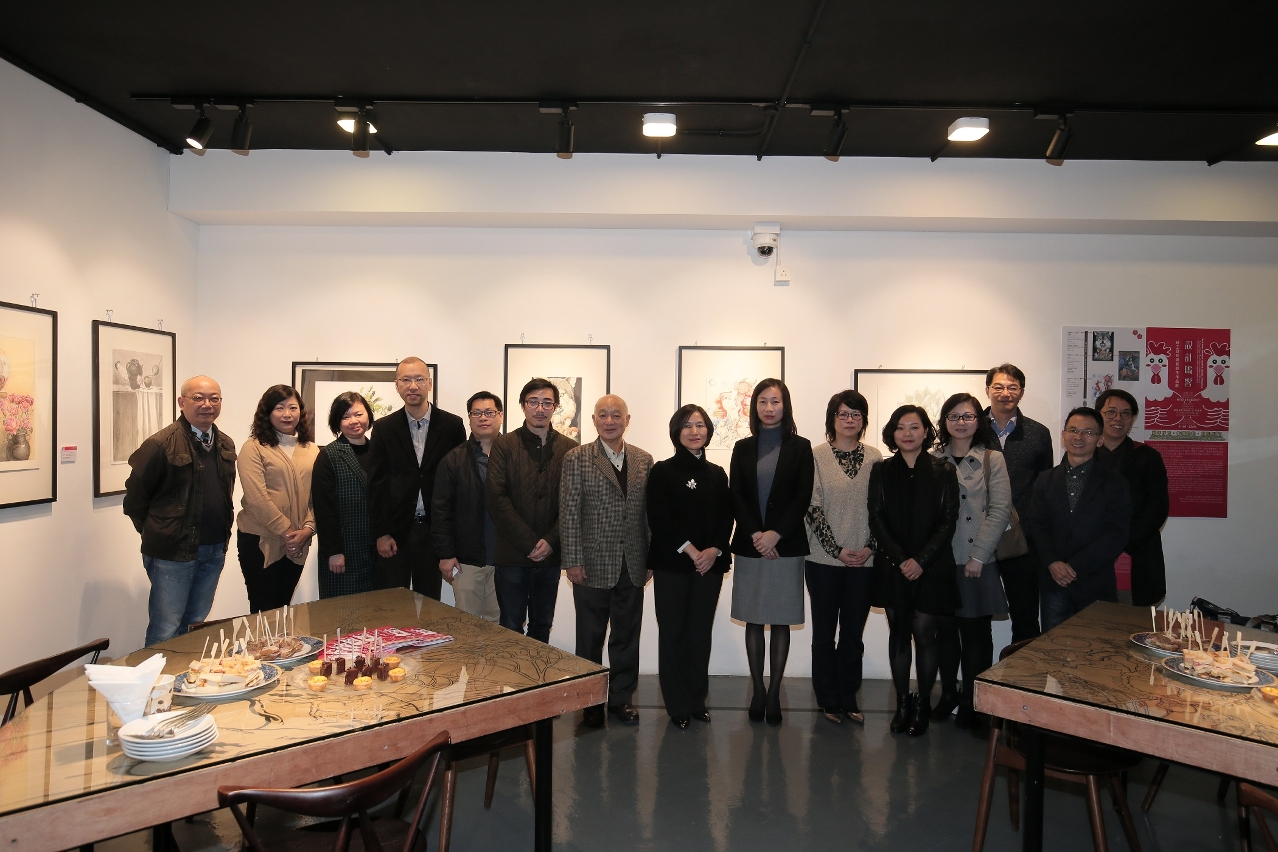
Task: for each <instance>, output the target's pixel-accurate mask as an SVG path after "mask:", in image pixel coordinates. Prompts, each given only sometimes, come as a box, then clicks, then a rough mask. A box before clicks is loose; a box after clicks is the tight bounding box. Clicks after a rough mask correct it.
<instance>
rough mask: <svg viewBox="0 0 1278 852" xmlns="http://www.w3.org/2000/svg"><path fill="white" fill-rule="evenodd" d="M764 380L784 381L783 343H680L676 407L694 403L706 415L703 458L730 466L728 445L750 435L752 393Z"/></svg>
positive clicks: (729, 448) (730, 449) (729, 446)
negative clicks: (708, 428) (710, 429)
mask: <svg viewBox="0 0 1278 852" xmlns="http://www.w3.org/2000/svg"><path fill="white" fill-rule="evenodd" d="M763 379H780V380H781V381H783V382H784V381H785V347H784V346H680V347H679V407H681V408H682V407H683V406H685V405H687V404H689V403H693V402H695V403H696V404H697V405H699V406H701V407H702V408H704V409H705V410H706V413H707V414H709V415H710V421H711V423H712V425H713V426H714V436H713V437H712V438H711V439H710V445H709V446H708V447H707V448H706V453H707V458H709V459H710V460H711V461H713V462H715V464H718V465H721V466H722V467H724V468H727V467H728V463H729V462H730V461H731V458H732V448H733V447H734V446H736V443H737V441H739V440H741V439H742V438H748V437H749V436H750V397H751V396H753V395H754V386H755V385H757V384H758V383H759V382H760V381H762V380H763Z"/></svg>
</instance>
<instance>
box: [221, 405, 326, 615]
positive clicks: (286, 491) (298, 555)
mask: <svg viewBox="0 0 1278 852" xmlns="http://www.w3.org/2000/svg"><path fill="white" fill-rule="evenodd" d="M250 431H251V433H252V434H251V435H250V436H249V440H248V441H246V442H245V443H244V446H243V447H242V448H241V450H240V457H239V460H238V461H237V462H236V465H237V467H238V468H239V474H240V485H241V486H242V487H243V489H244V496H243V498H242V500H241V502H240V505H241V506H243V509H241V511H240V514H239V517H238V518H237V519H236V525H237V527H238V530H239V532H238V533H237V538H236V545H237V547H238V549H239V553H240V571H241V572H242V573H243V574H244V586H245V588H247V590H248V599H249V611H250V612H261V611H262V610H268V609H275V608H277V607H281V606H287V605H288V603H289V601H291V600H292V598H293V590H294V589H295V588H296V587H297V581H298V578H300V577H301V576H302V566H303V565H305V564H306V554H307V551H308V550H309V549H310V543H311V537H312V536H314V535H315V519H314V515H313V514H312V512H311V467H312V466H313V465H314V464H315V457H316V456H317V455H318V454H319V448H318V447H317V446H316V445H315V442H314V441H313V440H312V439H311V424H310V421H309V419H308V418H307V416H306V407H305V406H304V405H303V404H302V401H301V396H300V395H299V394H298V393H297V391H296V390H294V389H293V388H291V387H289V386H288V385H275V386H273V387H271V388H268V389H267V391H266V393H264V394H262V399H261V400H260V401H259V402H258V404H257V411H256V412H255V413H254V415H253V425H252V427H251V429H250Z"/></svg>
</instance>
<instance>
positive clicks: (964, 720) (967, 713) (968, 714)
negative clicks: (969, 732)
mask: <svg viewBox="0 0 1278 852" xmlns="http://www.w3.org/2000/svg"><path fill="white" fill-rule="evenodd" d="M975 725H976V710H975V709H974V708H973V707H972V695H971V693H970V692H964V693H963V695H962V697H961V698H959V706H958V715H957V716H955V717H954V727H956V728H963V729H968V728H972V727H974V726H975Z"/></svg>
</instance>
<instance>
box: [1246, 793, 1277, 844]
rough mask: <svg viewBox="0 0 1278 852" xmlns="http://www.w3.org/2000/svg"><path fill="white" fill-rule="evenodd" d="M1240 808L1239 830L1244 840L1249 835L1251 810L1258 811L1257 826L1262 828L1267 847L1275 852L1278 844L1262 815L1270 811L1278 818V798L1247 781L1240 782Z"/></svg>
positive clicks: (1261, 831)
mask: <svg viewBox="0 0 1278 852" xmlns="http://www.w3.org/2000/svg"><path fill="white" fill-rule="evenodd" d="M1238 806H1239V808H1241V809H1242V814H1240V815H1239V818H1240V823H1239V826H1238V828H1239V830H1240V831H1241V832H1242V836H1243V838H1246V837H1247V835H1248V833H1249V826H1248V825H1247V823H1246V819H1247V815H1248V813H1249V811H1250V810H1251V809H1253V808H1254V809H1256V812H1255V815H1256V824H1257V825H1258V826H1260V833H1261V834H1262V835H1264V838H1265V847H1266V848H1267V849H1269V850H1270V852H1273V850H1274V849H1278V844H1275V843H1274V836H1273V833H1272V832H1271V831H1270V830H1269V825H1268V824H1267V823H1266V822H1265V818H1264V816H1262V813H1263V812H1264V811H1268V812H1269V813H1270V815H1272V816H1278V798H1275V797H1273V796H1271V795H1270V794H1269V793H1266V792H1265V791H1264V790H1262V789H1260V788H1259V787H1257V786H1255V785H1253V784H1248V783H1247V782H1246V781H1239V782H1238Z"/></svg>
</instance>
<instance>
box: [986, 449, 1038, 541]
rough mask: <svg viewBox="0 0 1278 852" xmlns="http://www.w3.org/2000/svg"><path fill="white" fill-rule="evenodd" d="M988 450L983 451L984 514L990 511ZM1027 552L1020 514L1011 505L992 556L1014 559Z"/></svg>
mask: <svg viewBox="0 0 1278 852" xmlns="http://www.w3.org/2000/svg"><path fill="white" fill-rule="evenodd" d="M990 452H992V451H991V450H986V451H985V461H984V463H983V465H982V466H983V467H984V468H985V514H987V515H988V514H989V512H990ZM1027 553H1029V542H1028V541H1026V540H1025V531H1024V530H1022V529H1021V519H1020V516H1019V515H1017V514H1016V507H1015V506H1013V507H1012V517H1011V518H1010V519H1009V522H1008V524H1007V529H1005V530H1003V537H1002V538H1000V539H999V540H998V548H997V549H996V550H995V551H994V558H995V559H997V560H998V561H999V562H1002V561H1003V560H1004V559H1015V558H1016V557H1018V556H1024V555H1025V554H1027Z"/></svg>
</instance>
